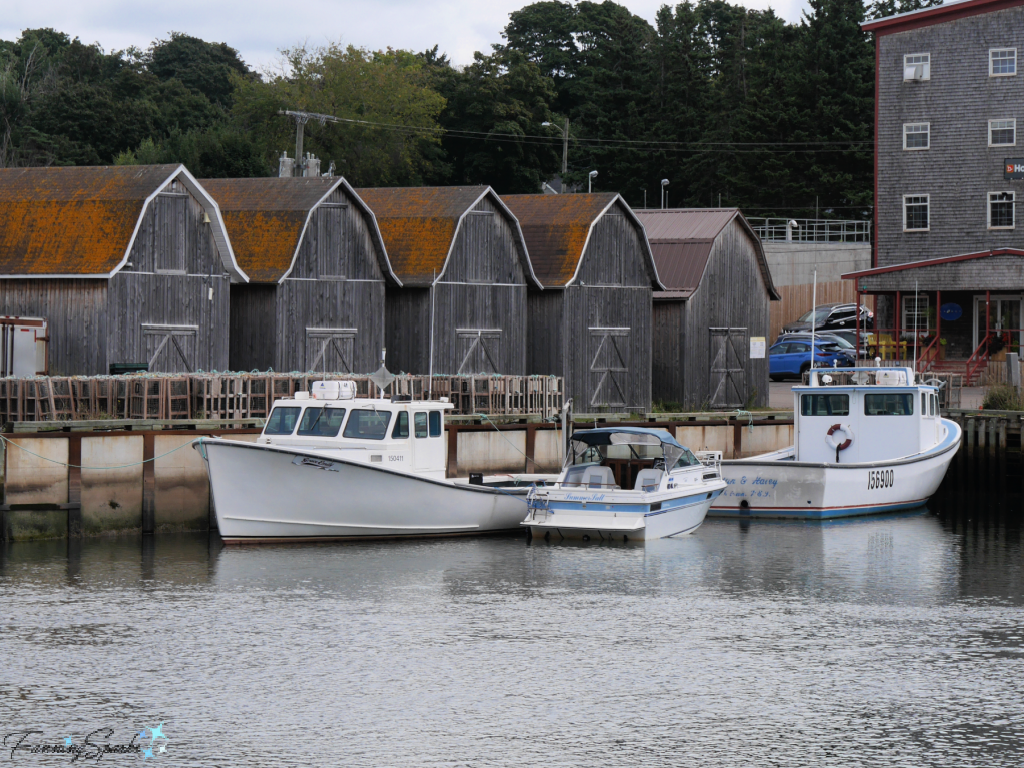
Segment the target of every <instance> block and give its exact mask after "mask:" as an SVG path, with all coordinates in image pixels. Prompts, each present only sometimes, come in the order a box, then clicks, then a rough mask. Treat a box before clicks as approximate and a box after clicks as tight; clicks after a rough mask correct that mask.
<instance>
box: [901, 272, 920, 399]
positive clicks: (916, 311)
mask: <svg viewBox="0 0 1024 768" xmlns="http://www.w3.org/2000/svg"><path fill="white" fill-rule="evenodd" d="M917 302H918V298H917V280H915V281H914V380H913V381H911V382H910V384H916V383H917V337H918V333H917V329H918V326H919V325H920V323H921V312H920V306H919V305H918V303H917ZM897 311H899V308H898V307H897Z"/></svg>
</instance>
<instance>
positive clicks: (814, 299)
mask: <svg viewBox="0 0 1024 768" xmlns="http://www.w3.org/2000/svg"><path fill="white" fill-rule="evenodd" d="M817 317H818V270H817V269H815V270H814V288H812V289H811V376H810V378H809V379H808V381H807V383H808V384H810V385H811V386H812V387H813V386H814V353H815V352H816V351H817V350H815V348H814V321H815V320H816V319H817Z"/></svg>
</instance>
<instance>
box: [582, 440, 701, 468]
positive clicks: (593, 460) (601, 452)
mask: <svg viewBox="0 0 1024 768" xmlns="http://www.w3.org/2000/svg"><path fill="white" fill-rule="evenodd" d="M608 460H613V461H645V460H648V461H650V460H653V461H655V462H657V461H658V460H662V461H664V464H665V466H666V467H671V468H672V469H679V468H681V467H691V466H698V465H700V460H699V459H698V458H697V457H696V456H694V455H693V453H692V452H691V451H690V449H689V448H680V447H676V446H674V445H669V444H667V443H662V442H660V441H658V440H657V439H654V440H653V441H651V442H644V443H634V442H628V443H626V442H623V443H618V444H612V445H590V444H588V443H586V442H585V441H583V440H573V441H572V450H571V451H570V452H569V455H568V456H567V457H566V466H570V465H576V464H601V463H603V462H605V461H608Z"/></svg>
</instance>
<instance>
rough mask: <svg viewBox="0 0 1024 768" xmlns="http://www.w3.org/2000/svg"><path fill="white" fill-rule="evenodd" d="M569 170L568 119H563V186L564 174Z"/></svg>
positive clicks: (563, 182) (563, 181)
mask: <svg viewBox="0 0 1024 768" xmlns="http://www.w3.org/2000/svg"><path fill="white" fill-rule="evenodd" d="M568 170H569V118H568V117H567V118H565V130H564V131H562V185H563V186H564V185H565V174H566V172H567V171H568Z"/></svg>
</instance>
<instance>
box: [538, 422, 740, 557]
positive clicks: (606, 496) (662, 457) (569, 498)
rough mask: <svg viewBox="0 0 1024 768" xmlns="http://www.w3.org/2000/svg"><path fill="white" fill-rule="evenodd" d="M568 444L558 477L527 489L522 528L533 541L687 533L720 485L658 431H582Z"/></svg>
mask: <svg viewBox="0 0 1024 768" xmlns="http://www.w3.org/2000/svg"><path fill="white" fill-rule="evenodd" d="M569 442H570V448H569V451H568V455H567V456H566V459H565V464H564V465H563V467H562V472H561V474H560V475H559V476H558V480H557V481H556V482H555V483H554V484H551V485H546V486H544V487H539V486H538V487H536V488H532V489H531V490H530V493H529V504H530V513H529V515H528V516H527V518H526V520H525V521H524V522H523V525H525V526H527V527H528V528H529V529H530V532H531V534H532V535H533V536H542V537H544V538H546V539H548V540H550V539H551V538H552V537H555V538H582V539H585V540H589V539H591V538H594V539H601V540H612V541H645V540H648V539H661V538H665V537H667V536H679V535H682V534H686V533H692V532H693V531H695V530H696V529H697V528H698V527H699V526H700V524H701V523H702V522H704V517H705V515H706V514H707V512H708V507H710V506H711V502H712V500H713V499H714V498H715V497H717V496H718V495H719V494H720V493H721V492H722V491H723V489H724V488H725V483H724V482H723V481H722V477H721V474H720V473H719V471H718V467H717V466H715V465H714V464H711V465H710V466H709V465H706V464H703V463H701V462H700V461H698V460H697V458H696V457H695V456H694V455H693V453H691V452H690V450H689V449H687V448H684V447H683V446H681V445H680V444H679V443H678V442H676V440H675V438H674V437H672V436H671V435H670V434H669V433H668V432H667V431H666V430H664V429H646V428H641V427H605V428H600V429H586V430H581V431H579V432H575V433H573V435H572V438H571V439H570V441H569ZM616 475H617V476H618V477H616Z"/></svg>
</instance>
